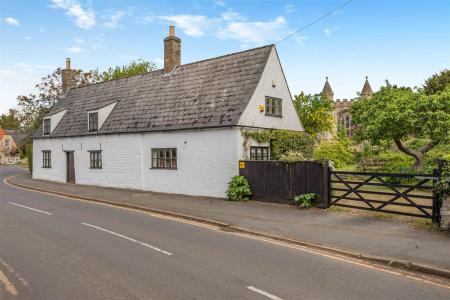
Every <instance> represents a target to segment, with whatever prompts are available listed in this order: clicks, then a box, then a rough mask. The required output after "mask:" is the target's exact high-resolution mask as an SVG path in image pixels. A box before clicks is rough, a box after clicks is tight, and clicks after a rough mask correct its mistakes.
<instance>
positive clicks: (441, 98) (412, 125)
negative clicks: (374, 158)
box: [351, 81, 450, 171]
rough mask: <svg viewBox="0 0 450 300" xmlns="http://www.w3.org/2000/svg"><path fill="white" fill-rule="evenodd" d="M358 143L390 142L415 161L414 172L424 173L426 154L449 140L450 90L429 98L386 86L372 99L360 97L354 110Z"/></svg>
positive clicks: (353, 115)
mask: <svg viewBox="0 0 450 300" xmlns="http://www.w3.org/2000/svg"><path fill="white" fill-rule="evenodd" d="M351 114H352V118H353V121H354V122H355V123H356V125H357V126H356V133H355V137H356V138H357V140H360V141H361V140H370V141H371V142H372V143H374V144H379V143H380V142H381V141H383V140H391V141H393V142H394V143H395V145H396V146H397V148H398V149H399V150H400V151H402V152H403V153H405V154H407V155H410V156H412V157H413V158H414V164H413V166H412V167H413V169H414V170H415V171H422V170H423V166H424V161H423V159H424V155H425V154H426V153H427V152H428V151H430V150H431V149H433V148H434V147H435V146H436V145H438V144H440V143H446V142H448V141H450V131H449V130H448V128H450V87H447V88H446V89H445V90H444V91H442V92H438V93H437V94H432V95H427V94H426V93H425V92H423V91H419V92H415V91H413V90H412V89H410V88H407V87H397V86H395V85H391V84H390V83H389V82H388V81H386V86H383V87H381V89H380V90H379V91H378V92H376V93H374V94H373V96H372V98H361V99H360V100H358V101H356V102H355V103H354V104H353V105H352V108H351ZM412 137H414V138H425V139H428V142H427V143H426V144H425V145H422V146H420V147H419V148H417V149H413V148H412V147H409V146H407V145H406V144H405V141H406V140H407V139H409V138H412Z"/></svg>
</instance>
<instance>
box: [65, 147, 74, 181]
mask: <svg viewBox="0 0 450 300" xmlns="http://www.w3.org/2000/svg"><path fill="white" fill-rule="evenodd" d="M66 157H67V158H66V162H67V163H66V166H67V171H66V172H67V176H66V181H67V183H75V161H74V156H73V152H66Z"/></svg>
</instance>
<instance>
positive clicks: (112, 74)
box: [100, 58, 156, 81]
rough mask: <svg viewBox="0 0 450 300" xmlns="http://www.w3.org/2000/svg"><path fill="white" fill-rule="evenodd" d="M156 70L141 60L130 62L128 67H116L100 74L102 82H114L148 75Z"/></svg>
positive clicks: (152, 65) (147, 62) (150, 63)
mask: <svg viewBox="0 0 450 300" xmlns="http://www.w3.org/2000/svg"><path fill="white" fill-rule="evenodd" d="M153 70H156V65H155V64H154V63H152V62H149V61H145V60H143V59H142V58H139V59H138V60H133V61H131V62H130V63H129V64H128V65H124V66H116V67H114V68H109V69H108V70H106V71H103V72H102V73H101V74H100V77H101V80H102V81H107V80H114V79H119V78H124V77H130V76H134V75H139V74H144V73H148V72H150V71H153Z"/></svg>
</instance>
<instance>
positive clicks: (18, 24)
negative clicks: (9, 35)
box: [5, 17, 20, 27]
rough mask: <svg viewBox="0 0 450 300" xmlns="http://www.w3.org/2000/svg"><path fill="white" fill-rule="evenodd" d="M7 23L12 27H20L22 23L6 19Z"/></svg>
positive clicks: (9, 18)
mask: <svg viewBox="0 0 450 300" xmlns="http://www.w3.org/2000/svg"><path fill="white" fill-rule="evenodd" d="M5 23H6V24H8V25H11V26H17V27H18V26H20V22H19V21H17V20H16V19H14V18H11V17H7V18H5Z"/></svg>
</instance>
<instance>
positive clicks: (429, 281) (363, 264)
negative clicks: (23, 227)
mask: <svg viewBox="0 0 450 300" xmlns="http://www.w3.org/2000/svg"><path fill="white" fill-rule="evenodd" d="M16 176H19V175H13V176H9V177H7V178H5V179H4V180H3V183H5V184H6V185H8V186H11V187H13V188H16V189H21V190H25V191H31V192H33V193H40V194H44V195H50V196H52V197H59V198H65V199H70V200H76V201H82V202H88V203H89V204H92V205H103V206H109V207H113V208H116V209H123V210H129V211H132V212H137V213H141V214H147V215H150V216H153V217H155V218H160V219H166V220H171V221H175V222H180V223H186V224H190V225H194V226H197V227H203V228H207V229H210V230H214V231H217V232H219V233H220V234H232V235H238V236H242V237H244V238H249V239H253V240H259V241H262V242H266V243H269V244H274V245H278V246H282V247H287V248H292V249H296V250H300V251H304V252H309V253H311V254H315V255H321V256H324V257H328V258H331V259H334V260H339V261H343V262H346V263H349V264H355V265H358V266H361V267H364V268H368V269H372V270H376V271H381V272H385V273H389V274H392V275H396V276H401V277H406V278H410V279H413V280H416V281H421V282H424V283H427V284H431V285H434V286H439V287H443V288H446V289H450V285H449V284H448V283H447V281H446V280H444V281H443V280H441V279H438V278H434V277H433V278H429V277H427V276H426V275H419V274H417V273H413V272H409V271H406V270H402V271H401V272H394V271H392V270H393V269H392V268H391V267H387V266H382V265H379V266H377V265H374V264H371V263H368V262H365V261H359V260H358V261H356V259H350V258H348V257H344V256H339V255H338V254H335V253H328V252H326V251H325V250H315V249H311V248H309V247H307V246H303V247H302V246H299V245H294V244H290V243H287V242H284V243H282V242H279V241H274V240H271V239H268V238H263V237H257V236H251V235H249V234H243V233H237V232H226V231H222V229H221V228H220V227H218V226H215V225H210V224H203V223H199V222H196V221H190V220H185V219H181V218H177V217H171V216H166V215H162V214H158V213H156V212H149V211H142V210H139V209H133V208H128V207H120V206H116V205H113V204H110V203H101V202H93V201H90V200H86V199H80V198H77V197H76V196H63V195H58V194H55V193H54V192H53V193H52V192H44V191H38V190H34V189H30V188H26V187H21V186H16V185H13V184H10V183H9V182H7V179H8V178H13V177H16Z"/></svg>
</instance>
